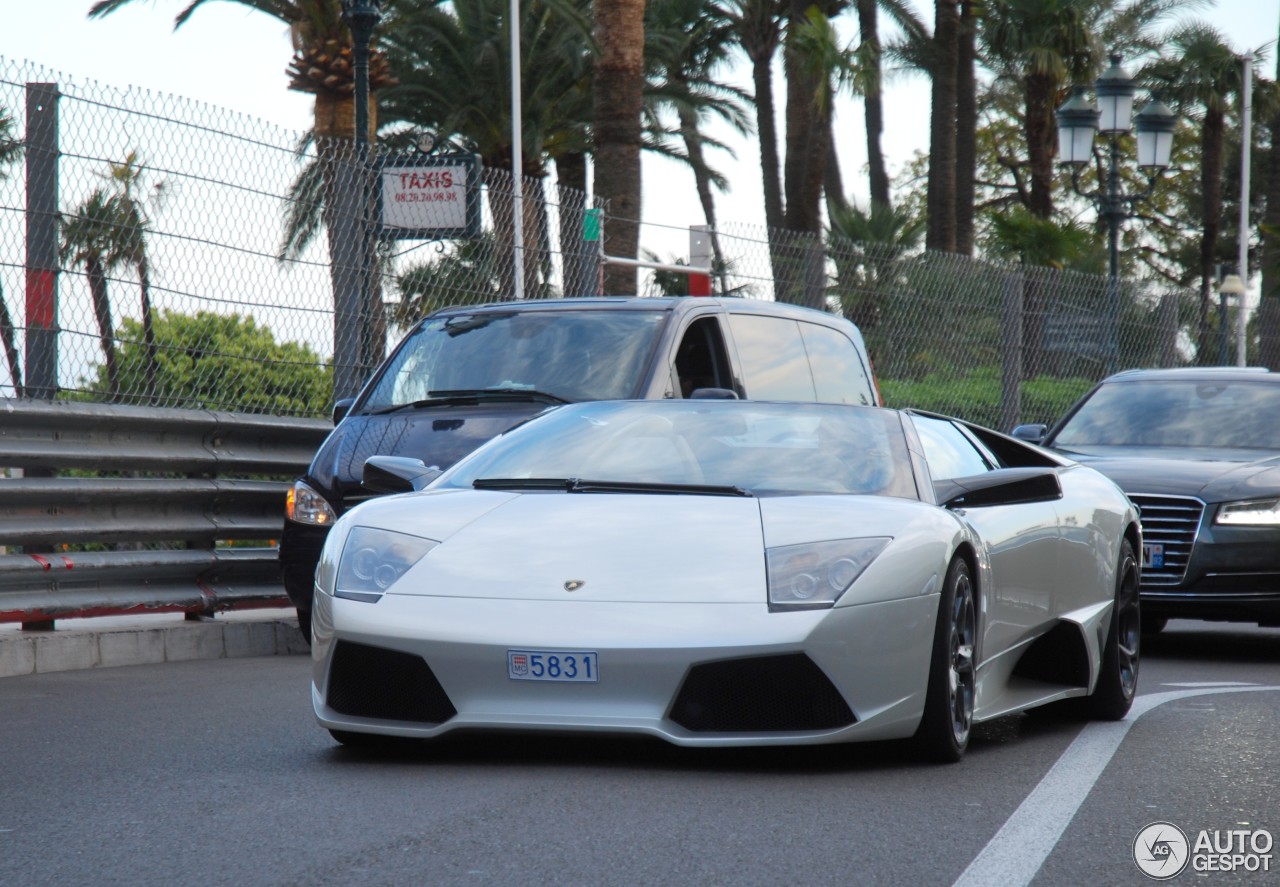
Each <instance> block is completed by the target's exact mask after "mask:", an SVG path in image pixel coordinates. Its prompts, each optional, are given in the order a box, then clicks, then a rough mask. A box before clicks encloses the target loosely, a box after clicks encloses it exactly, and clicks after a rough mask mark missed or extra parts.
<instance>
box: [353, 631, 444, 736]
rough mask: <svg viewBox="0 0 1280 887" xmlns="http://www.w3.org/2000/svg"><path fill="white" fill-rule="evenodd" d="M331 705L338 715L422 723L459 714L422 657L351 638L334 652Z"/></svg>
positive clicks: (437, 721) (436, 722)
mask: <svg viewBox="0 0 1280 887" xmlns="http://www.w3.org/2000/svg"><path fill="white" fill-rule="evenodd" d="M328 703H329V707H330V708H331V709H333V710H334V711H336V712H338V713H339V714H344V715H350V716H352V717H357V718H379V719H382V720H387V721H413V722H414V723H419V724H441V723H444V722H445V721H447V720H449V718H451V717H453V716H454V715H456V714H457V713H458V710H457V709H456V708H454V707H453V703H452V702H450V701H449V697H448V696H447V695H446V694H445V692H444V688H443V687H441V686H440V682H439V681H437V680H436V676H435V675H434V674H432V673H431V668H430V667H429V666H428V665H427V663H426V660H424V659H423V658H422V657H421V656H414V655H413V654H412V653H401V652H400V651H399V650H387V649H384V648H382V647H371V646H369V645H367V644H357V643H353V642H351V641H338V644H337V647H336V648H335V649H334V651H333V661H332V663H331V664H330V666H329V696H328Z"/></svg>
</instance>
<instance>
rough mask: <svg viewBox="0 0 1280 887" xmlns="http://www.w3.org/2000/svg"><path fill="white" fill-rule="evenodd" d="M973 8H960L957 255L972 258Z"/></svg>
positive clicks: (969, 0) (969, 1) (969, 3)
mask: <svg viewBox="0 0 1280 887" xmlns="http://www.w3.org/2000/svg"><path fill="white" fill-rule="evenodd" d="M973 6H974V0H964V2H963V5H962V6H961V7H960V23H959V37H958V39H957V41H956V42H957V46H956V252H958V253H963V254H964V255H966V256H972V255H973V223H974V193H975V184H974V181H975V179H976V178H977V169H978V160H977V128H978V97H977V92H978V80H977V76H976V75H975V73H974V64H975V61H976V58H977V46H976V43H977V33H978V26H977V22H976V21H975V20H974V13H973Z"/></svg>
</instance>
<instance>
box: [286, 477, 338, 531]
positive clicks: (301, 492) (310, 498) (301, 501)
mask: <svg viewBox="0 0 1280 887" xmlns="http://www.w3.org/2000/svg"><path fill="white" fill-rule="evenodd" d="M284 514H285V517H287V518H288V519H289V520H291V521H294V522H296V523H300V524H310V525H311V526H314V527H328V526H332V525H333V522H334V521H336V520H337V519H338V515H336V514H335V513H334V511H333V506H332V505H330V504H329V500H328V499H326V498H325V497H324V496H321V495H320V494H319V493H317V492H316V491H315V490H313V489H312V488H311V487H309V486H308V485H307V484H305V483H303V482H302V481H300V480H296V481H294V482H293V486H292V487H290V488H289V492H288V494H287V495H286V496H285V502H284Z"/></svg>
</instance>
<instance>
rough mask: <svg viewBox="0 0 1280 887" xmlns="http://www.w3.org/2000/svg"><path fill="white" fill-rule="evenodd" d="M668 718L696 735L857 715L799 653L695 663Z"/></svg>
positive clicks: (846, 720) (826, 724) (813, 724)
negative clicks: (697, 733) (696, 733)
mask: <svg viewBox="0 0 1280 887" xmlns="http://www.w3.org/2000/svg"><path fill="white" fill-rule="evenodd" d="M671 720H673V721H675V722H676V723H677V724H679V725H680V726H682V727H684V728H685V729H686V730H693V731H695V732H699V733H757V732H783V731H787V732H791V731H805V730H833V729H835V728H837V727H846V726H848V725H849V724H852V723H853V722H854V721H855V720H856V718H854V716H853V712H852V711H851V710H850V709H849V706H848V704H847V703H846V702H845V701H844V698H843V697H842V696H841V695H840V693H839V691H837V690H836V688H835V686H834V685H833V684H832V683H831V680H830V679H829V678H828V677H827V676H826V675H825V674H824V673H823V672H822V669H820V668H818V666H817V665H815V664H814V662H813V660H811V659H810V658H809V657H808V656H805V655H804V654H803V653H790V654H786V655H783V656H760V657H755V658H752V659H730V660H726V661H724V662H708V663H705V664H702V665H695V666H694V667H693V668H691V669H689V674H688V676H687V677H685V679H684V684H682V685H681V687H680V692H679V693H678V694H677V695H676V701H675V703H674V704H673V705H672V706H671Z"/></svg>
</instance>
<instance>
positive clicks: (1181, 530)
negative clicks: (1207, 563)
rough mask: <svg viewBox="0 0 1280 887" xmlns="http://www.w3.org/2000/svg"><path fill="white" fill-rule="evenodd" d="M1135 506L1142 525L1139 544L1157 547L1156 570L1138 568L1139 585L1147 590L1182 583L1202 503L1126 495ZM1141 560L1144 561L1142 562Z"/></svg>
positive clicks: (1198, 528) (1184, 499)
mask: <svg viewBox="0 0 1280 887" xmlns="http://www.w3.org/2000/svg"><path fill="white" fill-rule="evenodd" d="M1129 498H1130V499H1132V500H1133V504H1134V505H1137V506H1138V512H1139V519H1140V520H1141V522H1142V544H1143V545H1159V546H1160V547H1161V554H1162V563H1161V565H1160V566H1158V567H1156V566H1150V567H1147V566H1144V567H1143V568H1142V584H1143V585H1144V586H1147V587H1148V588H1169V587H1171V586H1175V585H1179V584H1181V583H1182V580H1183V578H1184V577H1185V576H1186V574H1187V563H1188V562H1189V561H1190V560H1191V549H1192V548H1194V547H1195V544H1196V535H1197V534H1198V533H1199V532H1200V517H1201V515H1203V514H1204V503H1203V502H1201V501H1200V500H1199V499H1195V498H1192V497H1191V496H1153V495H1147V494H1145V493H1138V494H1130V495H1129ZM1144 560H1145V558H1144Z"/></svg>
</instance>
